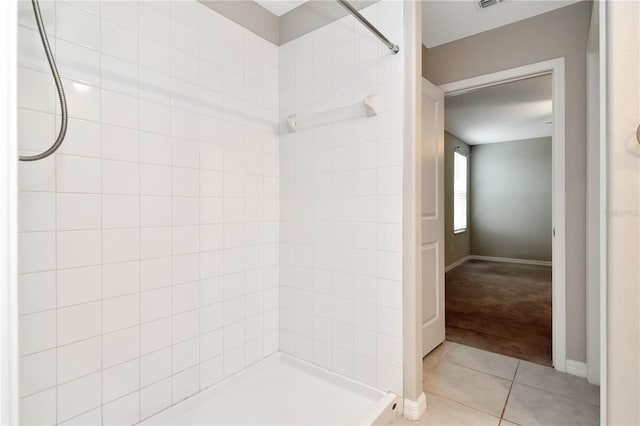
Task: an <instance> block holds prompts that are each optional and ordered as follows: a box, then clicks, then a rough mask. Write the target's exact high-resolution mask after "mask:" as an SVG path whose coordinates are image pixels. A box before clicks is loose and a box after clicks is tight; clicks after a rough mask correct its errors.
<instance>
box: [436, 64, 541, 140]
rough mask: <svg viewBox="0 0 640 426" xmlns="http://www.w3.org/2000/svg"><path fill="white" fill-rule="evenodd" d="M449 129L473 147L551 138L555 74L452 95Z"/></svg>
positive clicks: (447, 101)
mask: <svg viewBox="0 0 640 426" xmlns="http://www.w3.org/2000/svg"><path fill="white" fill-rule="evenodd" d="M444 116H445V129H446V130H447V131H448V132H449V133H452V134H454V135H455V136H457V137H458V138H459V139H461V140H463V141H464V142H466V143H468V144H469V145H479V144H486V143H495V142H506V141H516V140H522V139H532V138H540V137H546V136H551V132H552V130H553V126H552V124H550V122H551V120H552V102H551V75H543V76H538V77H532V78H528V79H525V80H518V81H514V82H510V83H504V84H500V85H496V86H490V87H485V88H482V89H478V90H474V91H471V92H466V93H463V94H460V95H455V96H448V97H447V98H446V99H445V114H444Z"/></svg>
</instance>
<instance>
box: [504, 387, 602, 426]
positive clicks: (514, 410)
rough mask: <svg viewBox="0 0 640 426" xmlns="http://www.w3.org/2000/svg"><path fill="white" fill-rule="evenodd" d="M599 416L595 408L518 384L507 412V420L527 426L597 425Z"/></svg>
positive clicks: (513, 390) (505, 414)
mask: <svg viewBox="0 0 640 426" xmlns="http://www.w3.org/2000/svg"><path fill="white" fill-rule="evenodd" d="M599 416H600V409H599V408H598V407H596V406H595V405H592V404H588V403H584V402H580V401H576V400H573V399H569V398H567V397H564V396H560V395H556V394H553V393H550V392H545V391H542V390H539V389H535V388H532V387H529V386H525V385H522V384H519V383H514V385H513V389H511V394H510V395H509V402H508V403H507V408H506V410H505V412H504V418H505V419H507V420H509V421H512V422H515V423H517V424H520V425H524V426H532V425H544V426H547V425H576V426H578V425H579V426H589V425H597V424H598V423H599Z"/></svg>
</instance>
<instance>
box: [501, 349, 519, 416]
mask: <svg viewBox="0 0 640 426" xmlns="http://www.w3.org/2000/svg"><path fill="white" fill-rule="evenodd" d="M518 368H520V361H518V365H516V371H514V372H513V379H511V384H510V385H509V392H508V393H507V399H505V401H504V407H502V412H501V413H500V422H502V419H503V418H504V412H505V411H506V410H507V404H508V403H509V397H510V396H511V389H513V384H514V383H515V381H516V375H517V374H518Z"/></svg>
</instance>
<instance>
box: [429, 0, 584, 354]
mask: <svg viewBox="0 0 640 426" xmlns="http://www.w3.org/2000/svg"><path fill="white" fill-rule="evenodd" d="M590 17H591V3H590V2H586V1H585V2H580V3H576V4H573V5H570V6H566V7H564V8H561V9H557V10H555V11H552V12H549V13H546V14H543V15H539V16H536V17H533V18H530V19H526V20H523V21H520V22H516V23H513V24H510V25H506V26H504V27H501V28H496V29H494V30H491V31H487V32H484V33H482V34H478V35H475V36H471V37H467V38H464V39H462V40H457V41H454V42H451V43H447V44H444V45H442V46H438V47H435V48H432V49H428V50H427V49H426V48H423V75H424V76H425V77H426V78H427V79H428V80H430V81H431V82H433V83H435V84H444V83H450V82H453V81H458V80H463V79H466V78H470V77H474V76H478V75H484V74H488V73H492V72H496V71H501V70H505V69H509V68H514V67H517V66H522V65H526V64H531V63H535V62H541V61H545V60H549V59H553V58H558V57H564V58H565V72H566V75H567V78H566V85H565V90H566V115H565V120H566V121H565V123H566V140H565V144H566V145H565V146H566V152H567V156H566V164H565V173H566V216H567V218H568V220H567V221H566V239H567V275H566V282H567V357H568V358H569V359H572V360H575V361H582V362H584V361H585V360H586V250H585V245H586V241H585V233H586V214H585V209H586V183H585V181H586V78H585V75H586V65H585V63H586V43H587V33H588V28H589V20H590Z"/></svg>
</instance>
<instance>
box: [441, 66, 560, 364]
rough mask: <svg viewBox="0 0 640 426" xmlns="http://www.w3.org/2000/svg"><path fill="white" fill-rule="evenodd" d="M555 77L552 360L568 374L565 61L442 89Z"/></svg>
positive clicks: (450, 91) (460, 89) (459, 90)
mask: <svg viewBox="0 0 640 426" xmlns="http://www.w3.org/2000/svg"><path fill="white" fill-rule="evenodd" d="M544 74H551V79H552V87H553V142H552V146H553V148H552V162H553V165H552V186H553V196H552V203H551V204H552V211H553V212H552V223H553V229H554V233H555V237H554V238H553V240H552V241H553V248H552V259H553V272H552V322H553V325H552V352H553V354H552V357H553V366H554V368H555V369H556V370H558V371H566V364H567V346H566V326H567V317H566V311H567V306H566V245H565V238H566V236H565V224H566V222H565V83H564V78H565V77H564V75H565V72H564V58H556V59H551V60H548V61H543V62H537V63H534V64H529V65H524V66H521V67H516V68H511V69H508V70H504V71H499V72H495V73H491V74H486V75H481V76H478V77H473V78H469V79H466V80H460V81H456V82H453V83H447V84H443V85H441V86H440V88H441V89H442V90H443V91H444V93H445V96H447V95H452V94H454V93H455V94H460V93H463V92H468V91H472V90H476V89H479V88H482V87H489V86H495V85H497V84H501V83H505V82H509V81H515V80H521V79H524V78H529V77H533V76H536V75H544Z"/></svg>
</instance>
